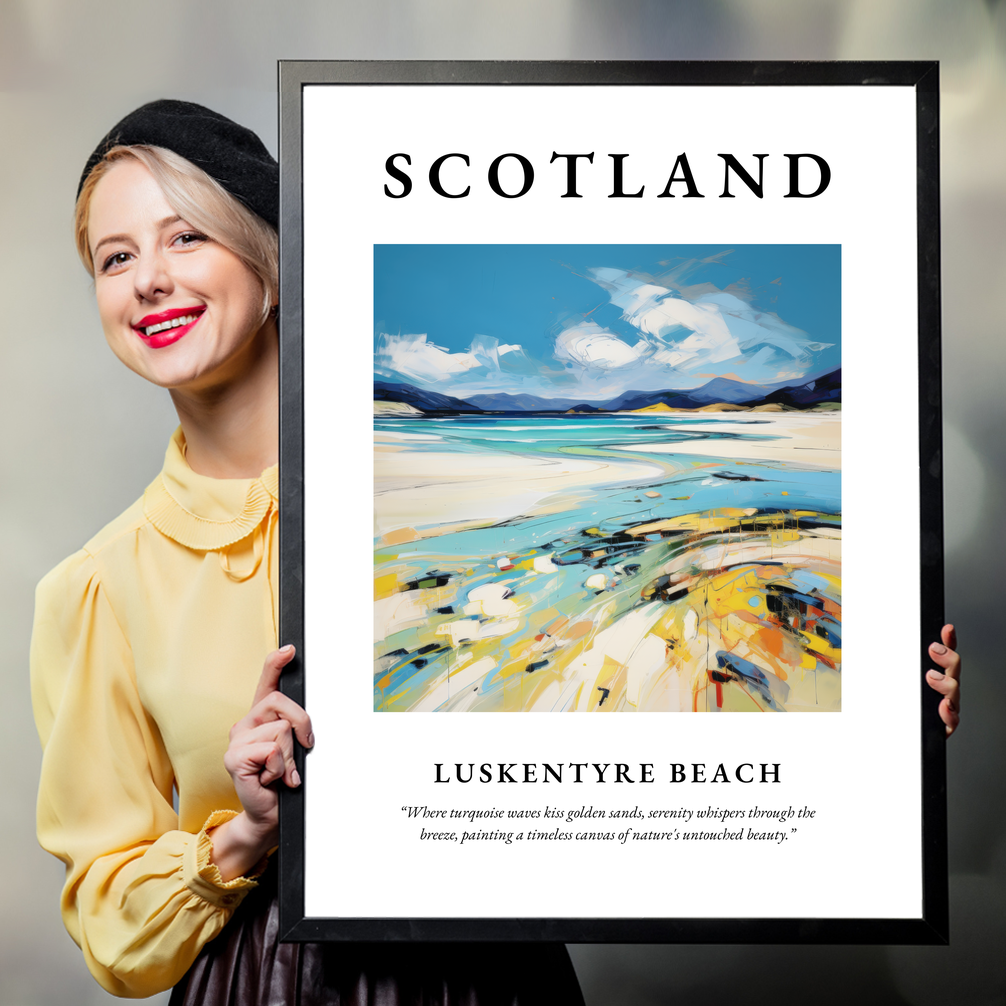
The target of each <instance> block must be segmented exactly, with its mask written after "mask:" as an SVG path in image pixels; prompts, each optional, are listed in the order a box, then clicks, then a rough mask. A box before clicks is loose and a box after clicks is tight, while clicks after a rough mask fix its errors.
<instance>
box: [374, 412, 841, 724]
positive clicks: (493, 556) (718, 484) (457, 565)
mask: <svg viewBox="0 0 1006 1006" xmlns="http://www.w3.org/2000/svg"><path fill="white" fill-rule="evenodd" d="M756 415H757V414H756ZM699 422H701V424H702V426H704V427H705V428H706V429H707V430H708V429H709V428H710V427H713V426H715V425H716V419H715V418H710V417H708V416H706V415H704V416H702V417H701V418H700V419H699ZM725 422H728V423H729V424H730V425H731V426H732V427H734V428H736V425H737V424H739V423H740V424H743V427H744V431H745V432H743V433H740V434H739V435H737V434H734V433H730V434H727V433H723V432H720V433H709V432H696V431H695V430H694V429H692V428H690V427H693V426H694V425H696V424H697V423H696V420H693V419H690V418H689V417H678V416H675V417H672V418H664V417H662V416H658V417H654V418H650V417H648V416H646V417H644V416H638V415H636V416H607V415H606V416H603V417H592V416H569V417H558V416H506V417H501V416H494V417H483V416H478V417H464V418H456V417H455V418H450V419H438V418H428V417H424V418H417V419H386V418H380V419H375V422H374V426H375V431H376V432H377V434H378V435H381V434H383V435H384V436H385V437H386V438H387V440H388V441H394V442H396V443H398V444H401V445H403V446H407V447H408V450H409V451H410V452H419V453H420V454H421V453H422V452H424V451H429V452H436V453H438V454H443V453H444V452H451V453H457V454H461V455H463V454H473V455H475V454H478V455H486V454H493V453H497V452H500V453H506V454H511V455H519V456H534V457H560V456H562V457H567V458H568V457H573V458H577V457H580V458H588V459H591V460H594V461H597V460H598V459H603V458H611V459H612V460H617V461H619V462H623V463H624V462H637V464H636V465H634V466H626V467H625V468H624V469H620V471H624V476H623V481H620V482H605V483H601V484H595V485H591V484H589V483H588V484H586V485H584V484H582V483H581V484H579V485H578V486H577V487H576V488H574V489H571V490H568V491H566V492H565V493H564V494H563V499H564V500H565V503H564V508H563V509H561V510H560V511H559V512H556V513H545V514H537V515H534V516H527V515H516V516H514V517H512V518H510V519H508V520H505V521H500V522H498V523H496V524H494V525H493V526H490V527H472V528H468V529H465V530H461V531H456V532H453V533H450V534H441V535H435V536H431V537H426V538H423V539H421V540H419V541H414V542H408V543H403V544H395V545H382V544H380V542H375V570H374V572H375V576H377V577H382V576H384V577H386V576H388V575H390V574H394V576H395V578H396V580H397V584H398V587H397V589H398V590H400V591H410V592H412V595H411V596H418V597H422V598H423V603H424V604H426V605H428V606H429V618H428V619H427V620H425V621H423V622H421V623H416V622H415V621H412V622H409V623H407V624H406V625H403V626H402V627H401V628H400V629H396V630H394V631H392V632H391V633H390V634H388V635H387V636H386V637H385V638H383V639H381V640H379V641H378V642H377V644H376V646H375V657H376V666H375V688H374V708H375V709H392V708H409V707H410V705H411V703H412V702H413V701H417V700H418V699H420V698H421V697H422V696H423V695H424V694H425V691H426V689H427V688H428V687H430V686H431V683H432V682H434V681H435V680H439V678H440V676H442V675H443V673H444V672H445V671H446V670H447V669H448V668H449V666H450V662H451V660H453V659H455V656H454V649H453V648H452V647H451V646H449V645H448V644H447V640H446V639H445V638H444V637H443V636H438V635H435V634H434V630H435V627H436V625H437V624H439V623H443V622H445V621H450V620H452V619H454V618H462V617H464V606H465V603H466V602H467V600H468V599H469V595H470V593H471V592H472V591H474V590H477V589H478V588H486V587H487V585H493V587H490V588H489V589H502V588H506V591H507V596H508V597H511V596H512V598H513V599H514V600H515V601H516V602H518V603H519V606H520V610H521V619H520V624H519V625H517V626H515V627H514V629H513V631H512V633H508V634H506V635H503V636H501V637H500V638H499V640H498V654H505V653H506V652H507V649H508V647H509V646H510V645H511V644H515V645H516V644H520V643H521V641H522V640H524V639H525V638H526V637H527V636H528V635H529V633H530V634H532V635H533V633H534V632H537V631H539V627H537V625H536V622H535V620H536V619H544V620H547V618H548V617H551V616H547V615H546V612H552V613H553V614H554V612H555V611H556V610H560V611H562V612H566V613H568V614H570V617H571V618H572V617H574V614H575V612H577V611H582V610H586V609H587V608H589V607H590V605H592V604H593V603H594V600H595V597H596V594H597V591H596V590H594V589H590V588H589V587H588V585H587V584H586V581H587V579H588V578H589V577H591V576H592V575H595V574H597V573H602V574H604V576H605V578H606V580H607V583H608V585H607V586H605V588H604V593H605V596H606V597H610V598H611V601H612V605H613V607H612V610H611V613H610V618H611V619H612V620H615V619H617V618H619V617H621V616H622V615H623V614H625V613H626V612H627V611H629V610H630V609H631V608H632V607H633V606H634V605H636V604H637V603H639V600H640V597H644V596H650V595H651V594H652V591H653V590H654V589H658V588H659V573H660V570H661V564H662V563H664V562H665V561H666V560H667V559H668V558H669V557H670V556H671V555H672V554H673V550H674V549H675V548H679V547H680V546H679V545H678V544H677V543H676V542H675V541H674V540H673V539H667V538H666V537H662V536H661V534H660V533H653V534H646V535H630V534H627V533H626V532H627V529H630V528H634V527H637V526H639V525H641V524H646V523H650V522H652V521H659V520H666V519H668V518H673V517H680V516H684V515H686V514H705V513H709V512H710V511H717V510H722V509H724V508H730V509H744V510H752V509H753V510H757V511H759V512H760V513H763V514H777V513H786V512H789V511H794V510H802V511H812V512H815V513H818V514H823V515H834V516H831V517H822V518H811V519H810V521H811V522H816V523H817V524H824V525H826V526H829V527H838V526H840V518H839V517H838V515H839V514H840V511H841V475H840V472H838V471H828V470H821V469H816V468H814V469H812V468H800V467H798V466H796V465H795V464H792V463H787V464H782V463H780V462H771V461H737V460H733V459H731V457H730V453H731V450H730V448H731V444H732V443H736V442H737V441H738V440H763V439H766V438H770V437H771V438H772V439H778V438H777V437H775V436H774V435H773V434H772V433H771V432H770V431H771V430H772V429H773V426H772V424H771V423H768V422H766V421H765V420H763V419H759V418H756V416H752V415H751V414H750V413H748V414H745V416H744V417H741V418H738V415H737V414H736V413H734V414H730V415H729V419H726V420H725ZM695 440H701V441H702V442H703V444H704V445H707V450H708V453H704V454H703V455H695V454H675V453H673V452H672V453H665V452H663V451H657V450H654V449H653V448H655V447H657V446H658V445H667V444H673V443H675V442H683V441H692V442H694V441H695ZM615 445H626V446H627V448H628V449H626V450H618V449H616V447H615ZM705 449H706V447H705V446H704V450H705ZM794 453H795V452H794ZM610 473H611V469H610V468H609V469H607V470H606V471H605V470H602V471H600V472H599V473H598V474H599V475H600V476H602V477H603V476H605V475H608V476H609V477H610ZM509 488H518V489H519V488H520V487H519V485H517V486H513V485H508V484H507V483H501V484H500V485H499V489H498V491H499V492H500V493H501V494H504V495H505V494H506V493H507V491H508V489H509ZM647 493H658V494H659V496H656V497H650V496H647V495H646V494H647ZM378 505H379V504H378ZM807 521H808V519H807V518H801V523H802V524H805V525H806V523H807ZM545 556H549V557H551V559H550V561H551V563H552V564H553V566H552V568H551V569H547V568H546V569H543V571H542V572H540V573H539V572H537V571H536V570H533V569H531V570H529V569H528V563H529V561H530V559H533V558H536V557H545ZM501 557H514V558H513V561H515V562H516V563H521V566H518V567H516V568H514V569H513V570H506V569H500V568H499V567H498V565H497V561H498V560H499V559H500V558H501ZM503 561H504V563H505V562H506V561H508V560H507V559H506V558H504V559H503ZM807 576H811V574H809V573H808V574H807ZM664 579H666V577H665V578H664ZM816 586H817V585H816V584H811V585H810V586H808V585H806V584H803V583H802V581H801V582H800V583H795V582H794V584H793V589H797V590H799V589H805V590H812V589H816ZM500 662H502V658H501V661H500ZM546 663H547V661H546ZM536 666H537V665H535V664H531V665H529V667H528V670H529V671H533V670H534V669H535V668H536ZM501 687H502V679H501V678H499V677H491V678H488V679H486V680H485V681H483V682H482V683H481V684H480V685H479V689H480V691H481V692H482V696H483V700H484V701H486V702H492V701H493V690H494V689H499V688H501Z"/></svg>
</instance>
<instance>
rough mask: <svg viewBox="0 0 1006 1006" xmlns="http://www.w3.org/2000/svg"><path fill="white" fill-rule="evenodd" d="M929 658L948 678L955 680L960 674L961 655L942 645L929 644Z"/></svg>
mask: <svg viewBox="0 0 1006 1006" xmlns="http://www.w3.org/2000/svg"><path fill="white" fill-rule="evenodd" d="M929 656H930V657H931V658H932V660H933V661H934V662H935V663H937V664H939V665H940V667H941V668H943V670H944V672H945V673H946V674H948V675H950V677H952V678H954V679H957V678H959V677H960V673H961V655H960V654H959V653H958V652H957V651H956V650H951V649H950V648H949V647H947V646H944V645H943V644H942V643H930V644H929Z"/></svg>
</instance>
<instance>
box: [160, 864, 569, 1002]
mask: <svg viewBox="0 0 1006 1006" xmlns="http://www.w3.org/2000/svg"><path fill="white" fill-rule="evenodd" d="M274 874H275V871H274V870H270V871H268V873H267V875H266V877H264V878H263V883H262V884H261V885H260V886H259V887H258V888H257V889H256V890H254V891H252V892H251V893H250V894H249V895H248V897H246V898H245V900H244V902H243V903H242V904H241V907H240V908H239V909H238V910H237V911H236V912H235V913H234V917H233V918H232V919H231V921H230V922H229V923H228V924H227V927H226V928H225V929H224V930H223V932H222V933H221V934H220V935H219V936H218V937H217V938H216V939H215V940H213V941H211V942H210V943H208V944H207V945H206V946H205V947H203V950H202V952H201V953H200V954H199V956H198V957H197V958H196V961H195V963H194V964H193V965H192V967H191V968H190V969H189V972H188V974H187V975H186V976H185V978H183V979H182V981H181V982H179V984H178V985H176V986H175V988H174V991H173V992H172V993H171V1000H170V1006H583V996H582V994H581V993H580V986H579V983H578V982H577V979H576V973H575V972H574V971H573V965H572V963H571V962H570V959H569V954H568V953H567V952H566V948H565V946H563V945H562V944H561V943H280V942H279V911H278V906H277V901H276V889H275V880H274Z"/></svg>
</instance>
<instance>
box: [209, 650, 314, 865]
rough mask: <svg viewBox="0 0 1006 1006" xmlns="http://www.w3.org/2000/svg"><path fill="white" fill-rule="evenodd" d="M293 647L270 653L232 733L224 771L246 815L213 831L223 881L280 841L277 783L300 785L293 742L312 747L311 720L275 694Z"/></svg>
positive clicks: (243, 814)
mask: <svg viewBox="0 0 1006 1006" xmlns="http://www.w3.org/2000/svg"><path fill="white" fill-rule="evenodd" d="M295 652H296V651H295V650H294V648H293V647H292V646H284V647H283V648H282V649H281V650H273V652H272V653H270V654H269V656H268V657H266V660H265V664H264V666H263V667H262V677H261V678H260V679H259V683H258V688H257V689H256V690H255V698H254V699H253V700H252V707H251V711H250V712H249V713H248V715H247V716H245V717H244V718H243V719H241V720H239V721H238V722H237V723H235V724H234V726H233V727H231V732H230V745H229V746H228V748H227V753H226V754H225V755H224V766H225V768H226V769H227V771H228V772H229V773H230V776H231V779H232V780H233V782H234V789H235V790H237V794H238V799H239V800H240V801H241V806H242V807H243V808H244V810H243V811H242V812H241V813H240V814H238V816H237V817H235V818H232V819H231V820H230V821H227V822H226V823H225V824H222V825H220V826H219V827H217V828H214V829H212V831H211V832H210V833H209V835H210V841H211V842H212V843H213V852H212V855H211V859H212V861H213V862H214V863H215V864H216V866H217V868H218V869H219V870H220V874H221V876H222V877H223V878H224V880H231V879H233V878H234V877H240V876H241V875H243V874H245V873H247V872H248V871H249V870H250V869H252V868H253V867H254V866H255V864H256V863H258V862H259V861H260V860H261V859H262V857H263V856H264V855H265V854H266V853H267V852H268V851H269V850H270V849H271V848H273V846H275V845H276V843H277V841H278V838H279V793H278V792H277V790H276V787H275V786H274V785H273V784H274V783H276V782H277V781H278V780H280V779H282V780H283V782H284V783H285V784H286V785H287V786H289V787H291V788H296V787H297V786H299V785H300V774H299V773H298V772H297V767H296V765H295V763H294V760H293V737H294V734H296V735H297V739H298V740H299V741H300V743H301V744H302V745H303V746H304V747H308V748H309V747H313V746H314V734H313V733H312V732H311V718H310V717H309V716H308V715H307V713H306V712H305V711H304V710H303V709H302V708H301V707H300V706H299V705H297V703H296V702H294V701H293V699H291V698H288V697H287V696H286V695H284V694H283V693H282V692H281V691H279V678H280V674H282V672H283V668H284V667H286V665H287V664H288V663H289V662H290V661H291V660H292V659H293V657H294V653H295Z"/></svg>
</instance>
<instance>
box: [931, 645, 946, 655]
mask: <svg viewBox="0 0 1006 1006" xmlns="http://www.w3.org/2000/svg"><path fill="white" fill-rule="evenodd" d="M929 649H931V650H932V651H933V653H946V652H947V648H946V647H945V646H944V645H943V644H942V643H933V645H932V646H930V647H929Z"/></svg>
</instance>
